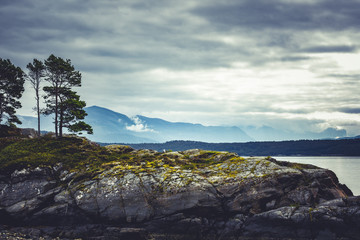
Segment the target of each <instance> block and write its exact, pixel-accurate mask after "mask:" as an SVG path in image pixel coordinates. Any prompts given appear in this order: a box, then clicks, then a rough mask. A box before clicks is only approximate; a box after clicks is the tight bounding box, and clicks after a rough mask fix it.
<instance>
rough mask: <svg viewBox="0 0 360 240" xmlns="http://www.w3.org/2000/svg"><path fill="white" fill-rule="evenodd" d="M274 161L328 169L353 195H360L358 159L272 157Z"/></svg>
mask: <svg viewBox="0 0 360 240" xmlns="http://www.w3.org/2000/svg"><path fill="white" fill-rule="evenodd" d="M274 158H275V159H276V160H280V161H289V162H297V163H305V164H312V165H315V166H318V167H321V168H326V169H330V170H331V171H333V172H334V173H335V174H336V176H337V177H338V179H339V182H340V183H342V184H346V186H347V187H348V188H350V189H351V191H352V192H353V193H354V195H360V157H274Z"/></svg>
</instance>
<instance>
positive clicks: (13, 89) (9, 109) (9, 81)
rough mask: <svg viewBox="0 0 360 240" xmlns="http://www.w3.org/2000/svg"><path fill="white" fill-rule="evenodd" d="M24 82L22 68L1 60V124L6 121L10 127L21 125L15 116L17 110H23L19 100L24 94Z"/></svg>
mask: <svg viewBox="0 0 360 240" xmlns="http://www.w3.org/2000/svg"><path fill="white" fill-rule="evenodd" d="M24 82H25V80H24V73H23V71H22V70H21V68H19V67H15V66H14V65H13V64H12V63H11V61H10V60H9V59H7V60H5V59H1V58H0V123H2V122H3V121H4V120H5V119H6V121H7V122H6V123H7V124H8V125H9V126H11V125H12V124H13V123H18V124H21V121H20V120H19V118H18V117H17V116H16V115H15V114H16V109H19V108H21V103H20V101H18V100H19V99H20V98H21V96H22V94H23V92H24Z"/></svg>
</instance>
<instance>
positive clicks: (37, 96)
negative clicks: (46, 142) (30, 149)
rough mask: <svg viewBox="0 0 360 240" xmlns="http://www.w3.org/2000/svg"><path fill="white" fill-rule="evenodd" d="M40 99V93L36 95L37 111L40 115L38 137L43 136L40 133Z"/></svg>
mask: <svg viewBox="0 0 360 240" xmlns="http://www.w3.org/2000/svg"><path fill="white" fill-rule="evenodd" d="M39 101H40V99H39V92H37V93H36V108H37V109H36V110H37V115H38V137H40V136H41V133H40V103H39Z"/></svg>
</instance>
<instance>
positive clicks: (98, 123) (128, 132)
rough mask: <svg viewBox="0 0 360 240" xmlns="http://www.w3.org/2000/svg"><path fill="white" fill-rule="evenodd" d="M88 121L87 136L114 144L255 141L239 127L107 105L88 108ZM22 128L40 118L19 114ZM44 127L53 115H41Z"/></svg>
mask: <svg viewBox="0 0 360 240" xmlns="http://www.w3.org/2000/svg"><path fill="white" fill-rule="evenodd" d="M85 110H86V112H87V113H88V116H86V118H85V121H86V122H87V123H89V124H90V125H91V126H92V127H93V129H94V134H93V135H86V134H85V136H86V137H88V138H89V139H91V140H92V141H97V142H107V143H109V142H113V143H118V142H121V143H157V142H166V141H172V140H191V141H206V142H247V141H252V140H254V139H253V138H251V137H250V136H248V135H247V134H246V133H245V132H244V131H242V130H241V129H240V128H238V127H219V126H210V127H208V126H204V125H201V124H192V123H183V122H168V121H165V120H163V119H159V118H148V117H145V116H140V115H139V116H135V117H132V118H129V117H128V116H126V115H124V114H121V113H117V112H114V111H111V110H109V109H106V108H102V107H98V106H92V107H87V108H85ZM20 119H21V121H22V122H23V124H22V125H21V127H25V128H27V127H31V128H36V126H37V119H36V118H34V117H28V116H20ZM41 121H42V130H47V131H53V128H54V127H53V124H52V118H51V117H42V118H41Z"/></svg>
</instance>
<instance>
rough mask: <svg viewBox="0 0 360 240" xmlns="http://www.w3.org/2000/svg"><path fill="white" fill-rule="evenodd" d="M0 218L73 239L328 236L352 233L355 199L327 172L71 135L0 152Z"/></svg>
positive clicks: (357, 213)
mask: <svg viewBox="0 0 360 240" xmlns="http://www.w3.org/2000/svg"><path fill="white" fill-rule="evenodd" d="M54 146H57V147H56V148H54ZM27 161H28V162H27ZM0 214H1V216H2V217H1V222H0V223H1V224H4V225H8V226H10V227H8V228H7V229H6V230H4V234H5V233H6V234H8V231H10V232H11V231H12V229H13V228H14V227H11V226H15V223H16V225H20V226H22V228H23V231H25V230H24V229H28V228H32V229H38V230H39V229H40V230H39V231H40V233H39V234H40V235H41V234H45V233H46V234H48V235H50V236H51V237H61V236H60V235H59V232H63V233H64V234H65V233H66V234H67V236H70V237H73V238H78V237H82V238H88V235H87V234H89V233H92V234H93V235H94V236H95V235H97V236H102V237H104V236H108V237H109V238H110V236H111V237H113V238H116V236H127V235H126V234H129V236H130V235H131V236H139V239H166V236H172V237H173V238H176V239H218V238H222V239H239V238H240V237H243V238H259V237H263V238H266V237H269V236H272V237H275V238H289V239H301V238H310V237H311V238H316V236H323V235H326V234H327V235H329V236H333V237H335V239H336V238H352V237H353V236H356V234H359V230H356V229H360V226H359V225H360V221H359V219H360V199H359V197H353V196H352V193H351V191H350V190H349V189H348V188H347V187H346V186H345V185H342V184H340V183H339V182H338V179H337V178H336V175H335V174H334V173H333V172H331V171H329V170H326V169H321V168H318V167H315V166H311V165H301V164H292V163H287V162H278V161H276V160H275V159H272V158H257V157H252V158H242V157H240V156H238V155H236V154H234V153H229V152H215V151H206V150H199V149H193V150H187V151H183V152H164V153H159V152H156V151H153V150H134V149H132V148H130V147H127V146H120V145H111V146H107V147H100V146H98V145H96V144H94V143H91V142H89V141H87V140H86V139H79V138H69V139H62V140H58V139H30V140H27V141H21V142H15V143H13V144H10V145H7V146H5V147H4V148H2V149H0ZM345 222H346V223H345ZM335 225H336V227H334V226H335ZM39 226H42V227H41V228H40V227H39ZM44 226H45V228H46V229H45V228H44ZM314 226H315V227H314ZM41 229H43V230H41ZM49 229H53V230H49ZM66 229H67V230H66ZM81 229H87V232H88V233H86V231H85V230H81ZM41 231H42V232H41ZM0 232H1V231H0ZM37 233H38V231H37ZM95 233H96V234H95ZM114 236H115V237H114ZM169 238H170V237H169ZM105 239H106V238H105Z"/></svg>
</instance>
